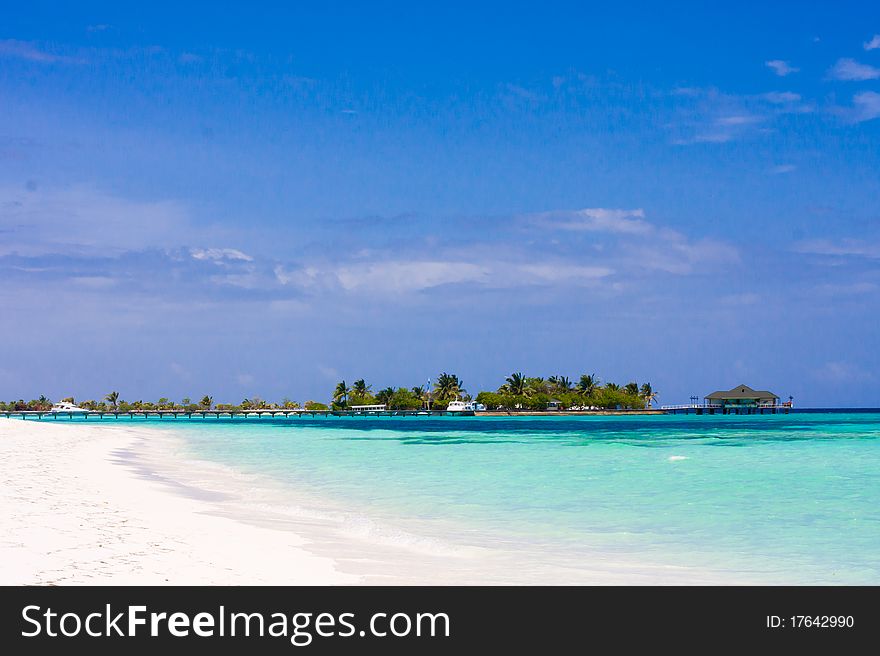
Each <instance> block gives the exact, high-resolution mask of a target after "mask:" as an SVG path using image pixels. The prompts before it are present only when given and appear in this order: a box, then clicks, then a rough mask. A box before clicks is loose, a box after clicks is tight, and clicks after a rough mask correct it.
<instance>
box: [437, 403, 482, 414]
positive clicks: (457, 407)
mask: <svg viewBox="0 0 880 656" xmlns="http://www.w3.org/2000/svg"><path fill="white" fill-rule="evenodd" d="M485 409H486V406H485V405H483V404H482V403H475V402H474V401H450V402H449V405H447V406H446V412H476V411H478V410H485Z"/></svg>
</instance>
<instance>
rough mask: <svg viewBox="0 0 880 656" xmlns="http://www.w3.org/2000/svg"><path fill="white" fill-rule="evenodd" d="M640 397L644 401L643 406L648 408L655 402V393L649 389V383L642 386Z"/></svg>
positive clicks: (652, 389) (651, 388)
mask: <svg viewBox="0 0 880 656" xmlns="http://www.w3.org/2000/svg"><path fill="white" fill-rule="evenodd" d="M641 397H642V398H643V399H644V400H645V405H647V406H648V407H649V408H650V407H651V404H652V403H653V402H654V401H656V400H657V392H655V391H654V388H653V387H651V383H644V384H643V385H642V391H641Z"/></svg>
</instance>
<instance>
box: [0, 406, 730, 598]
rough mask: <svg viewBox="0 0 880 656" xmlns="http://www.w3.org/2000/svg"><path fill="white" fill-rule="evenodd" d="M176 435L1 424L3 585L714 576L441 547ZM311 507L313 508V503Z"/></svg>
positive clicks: (642, 580)
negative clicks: (258, 474)
mask: <svg viewBox="0 0 880 656" xmlns="http://www.w3.org/2000/svg"><path fill="white" fill-rule="evenodd" d="M182 444H183V442H182V440H181V438H180V436H179V435H177V434H176V433H175V432H174V430H173V429H162V428H154V427H141V426H131V425H125V424H122V425H120V424H116V425H114V424H88V425H70V424H64V423H57V422H39V421H34V420H31V421H22V420H17V419H0V479H2V486H0V584H5V585H20V584H36V585H55V584H60V585H71V584H74V585H75V584H111V585H136V584H145V585H164V584H174V585H188V584H189V585H211V584H217V585H245V584H250V585H262V584H269V585H334V584H343V585H347V584H397V585H411V584H425V585H432V584H433V585H444V584H464V585H468V584H471V585H472V584H501V585H509V584H557V585H558V584H573V583H580V584H626V583H628V584H657V583H667V584H675V583H678V584H681V583H688V584H706V583H723V582H730V581H729V579H726V577H720V578H719V576H718V575H717V574H715V573H711V572H701V571H697V570H694V569H691V568H682V567H672V566H668V565H659V564H650V563H643V562H632V561H625V560H621V559H620V558H619V557H617V556H615V555H613V554H603V553H593V554H590V555H589V556H587V557H584V556H583V555H582V557H580V558H570V557H564V556H563V557H562V558H556V559H552V558H549V557H547V554H536V553H535V552H534V551H527V552H523V551H521V550H520V549H519V548H518V547H517V545H510V544H500V545H496V546H494V547H492V548H486V547H485V546H482V547H479V546H475V545H473V544H470V543H469V542H461V541H459V540H458V538H459V537H461V536H459V535H458V532H457V530H456V529H455V528H454V527H453V528H450V531H449V534H448V537H449V540H448V541H447V540H443V541H441V542H437V541H436V539H429V538H424V537H422V536H420V535H418V534H415V533H410V532H407V531H406V530H401V529H400V528H399V527H396V526H390V525H386V524H376V523H375V522H373V521H372V520H371V518H369V517H366V516H364V515H362V514H360V513H359V512H358V509H356V508H349V507H344V506H343V507H339V506H335V507H334V506H332V505H328V503H327V500H322V499H314V498H309V497H307V496H302V495H294V496H291V494H292V492H291V491H290V490H287V489H278V490H276V489H273V482H272V481H268V480H264V479H253V478H251V477H249V476H245V475H243V474H241V473H238V472H236V471H233V470H229V469H228V468H225V467H223V466H220V465H217V464H216V463H205V462H202V461H193V460H190V459H189V458H188V457H187V455H186V453H185V449H184V448H183V447H182V446H181V445H182ZM314 502H317V503H314Z"/></svg>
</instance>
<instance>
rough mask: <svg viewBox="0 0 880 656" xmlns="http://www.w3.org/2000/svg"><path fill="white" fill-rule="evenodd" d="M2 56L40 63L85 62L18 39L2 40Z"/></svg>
mask: <svg viewBox="0 0 880 656" xmlns="http://www.w3.org/2000/svg"><path fill="white" fill-rule="evenodd" d="M0 56H3V57H14V58H16V59H24V60H26V61H30V62H37V63H40V64H80V63H82V62H83V60H82V59H79V58H77V57H68V56H66V55H57V54H55V53H51V52H47V51H45V50H41V49H40V48H38V47H37V46H36V45H34V44H33V43H31V42H29V41H19V40H17V39H3V40H0Z"/></svg>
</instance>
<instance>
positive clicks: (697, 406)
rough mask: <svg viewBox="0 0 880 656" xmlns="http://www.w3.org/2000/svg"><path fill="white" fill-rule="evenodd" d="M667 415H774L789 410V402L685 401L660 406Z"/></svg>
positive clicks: (785, 412)
mask: <svg viewBox="0 0 880 656" xmlns="http://www.w3.org/2000/svg"><path fill="white" fill-rule="evenodd" d="M660 410H662V411H663V412H664V413H666V414H667V415H677V414H685V415H689V414H695V415H763V414H770V415H775V414H777V413H781V414H788V413H789V412H791V404H790V403H774V404H769V403H768V404H756V405H722V404H720V403H686V404H682V405H663V406H660Z"/></svg>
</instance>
